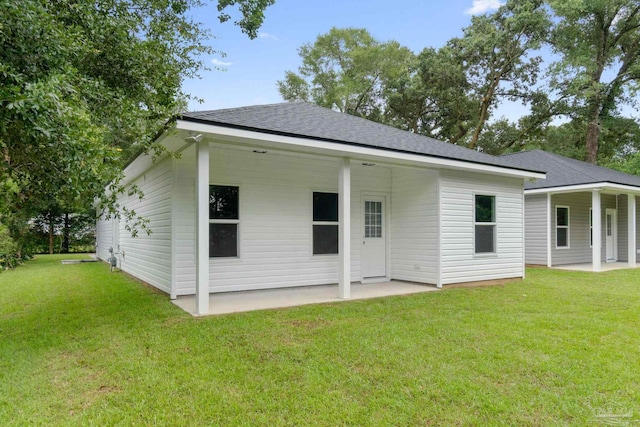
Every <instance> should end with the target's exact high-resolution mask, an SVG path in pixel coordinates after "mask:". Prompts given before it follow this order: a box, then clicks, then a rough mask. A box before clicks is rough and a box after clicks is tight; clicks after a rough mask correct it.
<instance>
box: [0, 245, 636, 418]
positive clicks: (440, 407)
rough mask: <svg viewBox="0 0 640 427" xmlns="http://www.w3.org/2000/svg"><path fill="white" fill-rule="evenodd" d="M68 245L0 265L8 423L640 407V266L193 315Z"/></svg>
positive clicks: (575, 412) (564, 413)
mask: <svg viewBox="0 0 640 427" xmlns="http://www.w3.org/2000/svg"><path fill="white" fill-rule="evenodd" d="M69 257H70V256H69V255H66V256H63V257H60V256H40V257H38V259H36V260H35V261H31V262H29V263H27V264H26V265H24V266H22V267H20V268H18V269H16V270H13V271H7V272H3V273H0V425H3V426H4V425H49V424H54V425H69V424H82V425H85V424H89V425H113V424H120V425H132V424H137V425H152V424H154V425H158V424H159V425H185V426H186V425H269V426H272V425H327V426H334V425H594V424H596V425H597V424H598V423H601V422H603V421H607V420H606V419H604V418H601V417H602V416H604V415H607V414H612V415H626V416H629V415H631V416H632V417H633V420H632V422H635V423H640V275H639V274H638V273H639V272H640V271H630V270H627V271H625V270H621V271H616V272H611V273H601V274H599V275H594V274H587V273H571V272H560V271H548V270H546V269H530V270H529V271H528V278H527V280H525V281H524V282H519V283H513V284H510V285H506V286H494V287H482V288H466V289H451V290H445V291H443V292H429V293H424V294H419V295H413V296H404V297H392V298H384V299H377V300H368V301H355V302H348V303H338V304H323V305H315V306H306V307H299V308H293V309H282V310H271V311H261V312H252V313H245V314H234V315H226V316H220V317H208V318H193V317H191V316H189V315H188V314H186V313H184V312H182V311H181V310H180V309H178V308H177V307H175V306H173V305H172V304H171V303H170V302H169V298H168V297H167V296H166V295H164V294H161V293H158V292H156V291H154V290H152V289H150V288H148V287H146V286H144V285H142V284H140V283H138V282H136V281H134V280H132V279H130V278H128V277H127V276H126V275H124V274H122V273H110V272H109V268H108V267H107V265H105V264H102V263H100V264H98V263H94V264H76V265H61V264H60V260H61V259H62V258H69ZM622 420H623V421H625V420H626V421H629V418H623V419H622Z"/></svg>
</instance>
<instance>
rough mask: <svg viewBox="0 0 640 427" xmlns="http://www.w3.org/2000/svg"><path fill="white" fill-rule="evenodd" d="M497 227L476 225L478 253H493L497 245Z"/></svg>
mask: <svg viewBox="0 0 640 427" xmlns="http://www.w3.org/2000/svg"><path fill="white" fill-rule="evenodd" d="M494 229H495V225H476V253H477V254H484V253H493V252H495V251H496V249H495V248H496V245H495V233H494Z"/></svg>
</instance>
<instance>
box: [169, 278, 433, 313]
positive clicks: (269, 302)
mask: <svg viewBox="0 0 640 427" xmlns="http://www.w3.org/2000/svg"><path fill="white" fill-rule="evenodd" d="M437 290H438V288H437V287H436V286H432V285H423V284H418V283H412V282H403V281H399V280H391V281H386V282H380V283H354V284H352V285H351V298H350V299H351V300H358V299H370V298H381V297H388V296H393V295H409V294H416V293H422V292H431V291H437ZM343 301H348V300H345V299H344V298H339V297H338V285H337V284H335V285H324V286H302V287H296V288H281V289H265V290H257V291H243V292H221V293H211V294H209V311H208V312H207V313H205V314H198V312H197V310H196V296H195V295H185V296H180V297H178V298H177V299H175V300H172V302H173V303H174V304H175V305H177V306H178V307H180V308H181V309H183V310H184V311H186V312H187V313H189V314H191V315H193V316H202V315H204V316H206V315H217V314H228V313H238V312H245V311H253V310H267V309H275V308H284V307H295V306H299V305H307V304H320V303H331V302H343Z"/></svg>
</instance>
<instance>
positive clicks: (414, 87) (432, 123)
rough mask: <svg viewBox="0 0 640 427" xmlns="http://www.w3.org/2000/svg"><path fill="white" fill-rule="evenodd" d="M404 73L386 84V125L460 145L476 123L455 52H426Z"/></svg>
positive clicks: (388, 79)
mask: <svg viewBox="0 0 640 427" xmlns="http://www.w3.org/2000/svg"><path fill="white" fill-rule="evenodd" d="M404 71H405V72H403V73H396V74H395V75H394V76H393V77H390V78H387V79H386V80H385V88H384V92H383V93H384V100H385V102H386V111H385V118H386V120H385V122H386V123H387V124H390V125H392V126H396V127H398V128H401V129H405V130H411V131H413V132H415V133H419V134H422V135H426V136H430V137H433V138H439V139H442V140H446V141H449V142H451V143H453V144H456V143H458V142H459V141H460V140H461V138H463V137H464V136H465V135H466V134H467V132H468V129H469V123H470V121H471V120H472V119H473V103H472V100H471V99H470V98H469V96H468V82H467V79H466V75H465V73H464V70H463V67H462V64H460V63H459V62H457V61H456V59H455V58H454V56H453V55H452V51H451V49H449V48H448V47H444V48H441V49H438V50H436V49H434V48H425V49H423V51H422V52H420V54H419V55H418V56H417V57H415V58H412V60H411V62H409V63H408V64H407V66H406V68H405V70H404Z"/></svg>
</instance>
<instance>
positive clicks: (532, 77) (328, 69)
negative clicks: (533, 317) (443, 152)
mask: <svg viewBox="0 0 640 427" xmlns="http://www.w3.org/2000/svg"><path fill="white" fill-rule="evenodd" d="M349 39H356V40H358V41H360V42H359V43H357V44H349V43H345V40H349ZM327 47H329V48H327ZM385 49H386V50H385ZM383 52H384V54H383ZM543 52H546V53H547V55H548V54H549V53H551V54H552V56H551V58H552V61H553V62H547V63H545V62H543V55H542V53H543ZM299 53H300V56H301V58H302V64H303V65H302V66H301V67H300V68H299V70H298V72H297V73H295V72H292V71H288V72H287V74H286V76H285V79H284V80H282V81H280V82H278V87H279V90H280V93H281V94H282V96H283V97H284V99H286V100H306V101H310V102H315V103H318V104H320V105H323V106H326V107H329V108H334V109H337V110H339V111H343V112H347V113H350V114H356V115H361V116H364V117H367V118H370V119H373V120H377V121H380V122H383V123H386V124H389V125H392V126H396V127H398V128H401V129H405V130H410V131H413V132H416V133H421V134H424V135H427V136H431V137H434V138H438V139H442V140H446V141H449V142H451V143H454V144H460V145H465V146H468V147H470V148H476V149H480V150H483V151H485V152H488V153H492V154H501V153H503V152H505V151H513V150H520V149H522V148H526V147H543V148H546V149H548V150H552V151H557V152H560V153H562V154H565V155H569V156H572V157H576V158H581V159H586V160H587V161H590V162H595V161H596V160H598V159H600V160H601V161H602V162H604V163H606V162H608V161H609V160H608V159H612V158H613V157H615V156H620V155H622V154H626V155H628V154H629V153H630V152H629V150H630V147H632V149H633V150H638V149H640V146H638V143H637V137H636V135H638V133H639V129H640V128H639V126H638V123H637V120H635V119H633V118H632V117H629V116H628V107H634V108H636V107H637V104H636V103H637V91H638V82H640V62H639V61H640V2H639V1H638V0H607V1H602V0H546V1H543V0H535V1H531V0H508V1H506V2H505V3H504V4H503V5H502V6H501V7H500V8H498V9H497V10H496V11H495V12H493V13H489V14H484V15H479V16H474V17H472V19H471V24H470V25H469V26H468V27H466V28H464V29H463V35H462V36H461V37H457V38H453V39H451V40H449V41H448V42H447V43H445V45H444V46H442V47H440V48H437V49H436V48H433V47H426V48H424V49H423V50H422V51H421V52H419V53H418V54H415V53H413V52H411V51H410V50H408V49H407V48H404V47H403V46H401V45H399V44H398V43H396V42H381V41H378V40H375V39H374V38H373V37H372V36H371V35H370V34H369V33H368V32H367V31H366V30H364V29H336V28H334V29H332V30H331V31H330V32H329V33H328V34H325V35H321V36H319V37H318V39H317V40H316V42H315V43H314V44H313V45H305V46H303V47H302V48H301V49H300V51H299ZM385 55H386V57H385ZM548 57H549V56H548ZM354 58H357V59H361V60H360V61H356V60H354ZM386 58H389V59H391V58H392V59H393V60H392V61H386ZM318 64H320V66H318ZM517 104H522V105H523V106H524V107H525V109H528V113H527V114H525V115H523V116H522V117H520V118H519V119H517V120H515V121H514V120H513V119H511V120H509V119H507V118H504V117H497V116H496V111H497V110H498V106H505V105H517ZM354 106H355V107H354ZM625 107H626V108H627V109H626V110H625ZM625 111H627V112H626V116H625Z"/></svg>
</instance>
